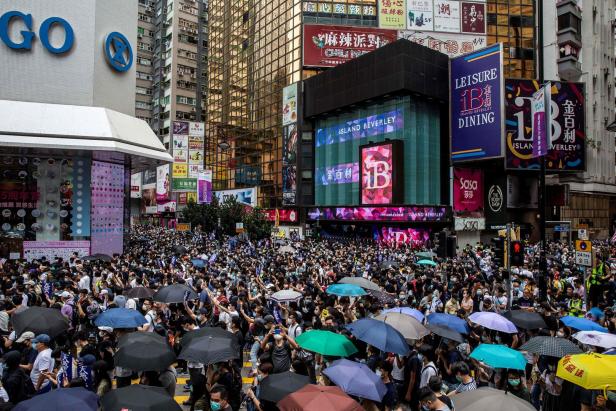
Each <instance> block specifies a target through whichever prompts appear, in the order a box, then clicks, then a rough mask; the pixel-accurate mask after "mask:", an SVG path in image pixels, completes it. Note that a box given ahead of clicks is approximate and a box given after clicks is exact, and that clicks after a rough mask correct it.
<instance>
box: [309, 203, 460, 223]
mask: <svg viewBox="0 0 616 411" xmlns="http://www.w3.org/2000/svg"><path fill="white" fill-rule="evenodd" d="M308 219H310V220H322V221H332V220H333V221H399V222H409V223H410V222H447V221H449V220H450V215H449V214H448V212H447V207H440V206H438V207H427V206H426V207H424V206H416V207H322V208H309V209H308Z"/></svg>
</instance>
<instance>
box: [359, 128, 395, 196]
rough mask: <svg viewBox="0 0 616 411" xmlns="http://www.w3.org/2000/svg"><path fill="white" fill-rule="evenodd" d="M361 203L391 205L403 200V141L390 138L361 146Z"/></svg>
mask: <svg viewBox="0 0 616 411" xmlns="http://www.w3.org/2000/svg"><path fill="white" fill-rule="evenodd" d="M359 150H360V159H361V186H360V190H359V192H360V196H361V197H360V203H361V204H366V205H368V204H370V205H373V204H380V205H389V204H396V203H399V202H400V200H401V195H400V194H401V192H400V187H401V186H402V185H401V184H400V181H399V179H400V177H401V176H400V175H399V174H400V173H398V169H399V167H400V165H401V164H400V160H401V154H402V151H403V149H402V141H400V140H393V141H392V140H390V141H388V142H385V143H377V144H370V145H365V146H361V147H360V148H359Z"/></svg>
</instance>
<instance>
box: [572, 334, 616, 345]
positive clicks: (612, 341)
mask: <svg viewBox="0 0 616 411" xmlns="http://www.w3.org/2000/svg"><path fill="white" fill-rule="evenodd" d="M573 338H575V339H576V340H578V341H579V342H581V343H582V344H586V345H592V346H594V347H602V348H613V347H616V335H614V334H608V333H602V332H599V331H579V332H577V333H575V334H573Z"/></svg>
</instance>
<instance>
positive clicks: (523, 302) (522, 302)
mask: <svg viewBox="0 0 616 411" xmlns="http://www.w3.org/2000/svg"><path fill="white" fill-rule="evenodd" d="M518 306H520V307H532V306H533V300H532V298H525V297H523V296H522V297H520V298H518Z"/></svg>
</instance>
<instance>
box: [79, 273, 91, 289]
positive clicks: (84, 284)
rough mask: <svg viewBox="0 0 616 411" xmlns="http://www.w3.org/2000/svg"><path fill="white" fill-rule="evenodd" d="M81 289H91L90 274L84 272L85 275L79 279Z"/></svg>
mask: <svg viewBox="0 0 616 411" xmlns="http://www.w3.org/2000/svg"><path fill="white" fill-rule="evenodd" d="M79 289H80V290H88V291H90V276H89V275H87V274H84V276H83V277H81V280H79Z"/></svg>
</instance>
